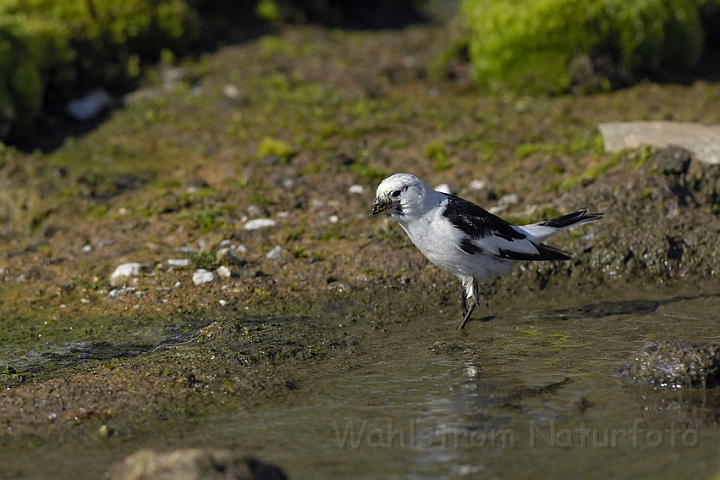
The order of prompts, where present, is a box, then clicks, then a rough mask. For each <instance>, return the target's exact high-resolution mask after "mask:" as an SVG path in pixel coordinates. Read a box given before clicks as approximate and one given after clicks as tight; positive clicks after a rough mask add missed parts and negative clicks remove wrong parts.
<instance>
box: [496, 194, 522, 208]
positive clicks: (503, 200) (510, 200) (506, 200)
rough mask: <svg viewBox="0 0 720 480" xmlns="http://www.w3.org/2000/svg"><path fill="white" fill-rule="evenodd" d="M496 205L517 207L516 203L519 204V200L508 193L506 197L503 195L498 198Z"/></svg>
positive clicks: (514, 195) (515, 195)
mask: <svg viewBox="0 0 720 480" xmlns="http://www.w3.org/2000/svg"><path fill="white" fill-rule="evenodd" d="M498 203H499V204H500V205H517V204H518V203H520V199H519V198H518V196H517V194H516V193H508V194H507V195H503V196H502V197H500V200H498Z"/></svg>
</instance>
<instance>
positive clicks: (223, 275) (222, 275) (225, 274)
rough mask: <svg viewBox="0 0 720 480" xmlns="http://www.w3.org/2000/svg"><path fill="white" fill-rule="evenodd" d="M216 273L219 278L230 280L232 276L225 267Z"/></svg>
mask: <svg viewBox="0 0 720 480" xmlns="http://www.w3.org/2000/svg"><path fill="white" fill-rule="evenodd" d="M215 272H216V273H217V274H218V276H219V277H220V278H230V277H231V276H232V272H231V271H230V269H229V268H228V267H226V266H225V265H222V266H220V267H218V269H217V270H215Z"/></svg>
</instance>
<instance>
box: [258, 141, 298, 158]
mask: <svg viewBox="0 0 720 480" xmlns="http://www.w3.org/2000/svg"><path fill="white" fill-rule="evenodd" d="M270 155H277V156H278V157H280V158H281V159H282V160H287V159H289V158H291V157H292V156H293V155H295V150H293V148H292V147H290V146H289V145H288V144H287V143H285V142H283V141H281V140H275V139H273V138H270V137H265V138H263V139H262V141H261V142H260V145H259V146H258V149H257V156H258V158H263V157H267V156H270Z"/></svg>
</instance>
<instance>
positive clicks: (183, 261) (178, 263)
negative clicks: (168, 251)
mask: <svg viewBox="0 0 720 480" xmlns="http://www.w3.org/2000/svg"><path fill="white" fill-rule="evenodd" d="M167 263H168V265H170V266H172V267H187V266H188V265H190V260H188V259H187V258H171V259H170V260H168V261H167Z"/></svg>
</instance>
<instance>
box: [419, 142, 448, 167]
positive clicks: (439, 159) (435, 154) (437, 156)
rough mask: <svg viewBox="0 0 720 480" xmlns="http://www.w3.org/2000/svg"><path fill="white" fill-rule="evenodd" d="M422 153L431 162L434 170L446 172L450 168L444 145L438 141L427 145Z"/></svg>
mask: <svg viewBox="0 0 720 480" xmlns="http://www.w3.org/2000/svg"><path fill="white" fill-rule="evenodd" d="M423 153H424V154H425V156H426V157H427V158H428V159H430V160H432V161H433V167H434V168H435V170H447V169H448V168H450V167H452V162H451V161H450V155H449V154H448V152H447V150H446V149H445V144H444V143H443V142H442V141H440V140H437V141H434V142H431V143H428V144H427V145H426V146H425V149H424V150H423Z"/></svg>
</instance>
